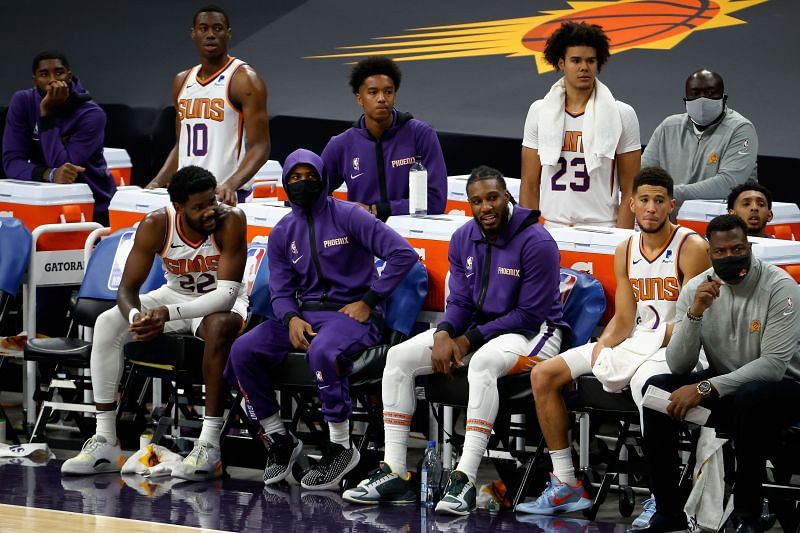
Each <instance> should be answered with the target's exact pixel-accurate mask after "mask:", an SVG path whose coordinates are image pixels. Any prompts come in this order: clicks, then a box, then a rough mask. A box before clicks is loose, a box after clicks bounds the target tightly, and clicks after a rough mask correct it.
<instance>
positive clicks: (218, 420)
mask: <svg viewBox="0 0 800 533" xmlns="http://www.w3.org/2000/svg"><path fill="white" fill-rule="evenodd" d="M224 422H225V421H224V420H223V419H222V417H221V416H206V417H203V429H201V430H200V440H201V441H203V442H205V443H206V444H210V445H212V446H216V447H219V436H220V433H222V424H223V423H224Z"/></svg>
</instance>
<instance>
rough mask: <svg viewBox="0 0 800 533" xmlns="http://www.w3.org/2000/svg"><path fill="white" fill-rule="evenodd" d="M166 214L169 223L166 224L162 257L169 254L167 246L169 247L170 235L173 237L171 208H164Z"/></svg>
mask: <svg viewBox="0 0 800 533" xmlns="http://www.w3.org/2000/svg"><path fill="white" fill-rule="evenodd" d="M164 214H165V215H166V217H165V218H166V219H167V223H166V224H164V242H163V243H162V244H161V253H160V254H159V255H160V256H161V257H164V254H166V253H167V246H169V241H170V235H172V217H171V216H169V208H168V207H164Z"/></svg>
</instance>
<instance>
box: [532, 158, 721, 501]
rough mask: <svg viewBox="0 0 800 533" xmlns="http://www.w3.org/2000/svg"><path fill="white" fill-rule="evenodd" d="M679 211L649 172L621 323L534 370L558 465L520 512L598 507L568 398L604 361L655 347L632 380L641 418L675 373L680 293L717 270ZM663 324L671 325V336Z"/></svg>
mask: <svg viewBox="0 0 800 533" xmlns="http://www.w3.org/2000/svg"><path fill="white" fill-rule="evenodd" d="M674 207H675V200H674V199H673V198H672V178H671V177H670V176H669V174H667V173H666V172H665V171H663V170H662V169H660V168H657V167H648V168H643V169H642V170H641V171H640V172H639V174H638V175H637V176H636V178H635V179H634V182H633V197H632V198H631V199H630V201H629V210H630V211H631V212H632V213H634V215H635V218H636V222H637V223H638V224H639V227H640V228H641V233H637V234H635V235H633V236H631V237H630V238H629V239H627V240H625V241H623V242H622V243H620V244H619V245H618V246H617V249H616V252H615V254H614V274H615V276H616V282H617V288H616V294H615V297H614V302H615V311H614V316H613V318H612V319H611V321H609V323H608V326H606V328H605V330H604V331H603V334H602V335H601V336H600V339H599V340H598V341H597V342H596V343H588V344H585V345H583V346H578V347H576V348H572V349H570V350H567V351H566V352H564V353H562V354H560V355H559V356H558V357H555V358H553V359H551V360H549V361H544V362H542V363H540V364H538V365H536V366H535V367H534V368H533V371H532V372H531V385H532V388H533V396H534V399H535V404H536V414H537V415H538V417H539V425H540V427H541V428H542V434H543V435H544V438H545V441H546V442H547V447H548V449H549V450H550V457H551V458H552V460H553V473H552V474H550V483H549V485H548V487H547V488H546V489H545V490H544V492H542V494H541V495H540V496H539V498H538V499H537V500H535V501H533V502H526V503H523V504H520V505H518V506H517V510H518V511H523V512H527V513H535V514H548V515H550V514H554V513H557V512H570V511H579V510H582V509H587V508H589V507H591V505H592V503H591V501H590V500H589V499H588V497H587V496H586V491H585V490H584V488H583V486H582V484H581V482H579V481H578V480H577V478H576V476H575V469H574V467H573V465H572V451H571V448H570V445H569V439H568V433H567V432H568V424H569V422H568V416H567V409H566V407H565V405H564V397H563V395H562V393H561V389H562V388H563V387H564V386H565V385H567V384H568V383H570V382H571V381H572V380H573V379H576V378H578V377H579V376H583V375H585V374H590V373H592V372H593V371H595V372H596V371H597V367H596V363H598V358H609V359H611V360H612V362H619V363H623V362H624V361H620V360H619V359H620V358H622V357H624V355H625V353H624V352H623V349H626V350H629V349H631V348H635V347H637V346H638V347H639V348H642V351H644V348H643V344H644V343H648V344H649V345H651V346H652V348H651V350H650V351H649V353H647V352H645V353H643V354H642V355H641V356H640V359H642V360H643V361H639V363H641V366H639V367H638V369H635V373H633V375H632V378H630V388H631V392H632V393H633V399H634V401H635V402H636V405H637V406H638V407H639V410H640V412H641V409H642V408H641V403H642V393H641V391H642V386H643V385H644V383H645V382H646V381H647V379H648V378H649V377H650V376H653V375H656V374H663V373H668V372H669V367H668V366H667V364H666V359H665V355H664V354H665V349H664V347H665V346H666V345H667V343H668V342H669V338H670V335H671V333H672V326H673V322H674V320H675V305H676V302H677V300H678V293H679V291H680V288H681V287H682V286H683V284H684V283H685V282H687V281H689V280H690V279H691V278H693V277H694V276H696V275H697V274H699V273H700V272H703V271H704V270H706V269H707V268H708V267H709V266H710V264H711V263H710V260H709V256H708V244H707V243H706V241H705V239H703V238H702V237H701V236H699V235H697V234H696V233H694V232H693V231H692V230H689V229H687V228H683V227H680V226H676V225H675V224H672V223H671V222H670V221H669V215H670V213H671V212H672V210H673V209H674ZM663 324H667V326H666V328H665V329H664V327H663ZM660 325H661V330H660V332H659V326H660ZM653 335H660V336H657V337H653ZM623 342H624V343H625V344H623ZM615 347H616V350H607V349H608V348H615ZM614 359H617V361H614ZM601 362H602V361H601ZM634 368H635V367H634ZM604 384H605V383H604ZM645 431H646V428H645Z"/></svg>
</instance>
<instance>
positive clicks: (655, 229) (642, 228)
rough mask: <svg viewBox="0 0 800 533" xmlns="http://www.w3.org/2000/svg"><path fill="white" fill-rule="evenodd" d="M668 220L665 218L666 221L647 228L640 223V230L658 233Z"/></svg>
mask: <svg viewBox="0 0 800 533" xmlns="http://www.w3.org/2000/svg"><path fill="white" fill-rule="evenodd" d="M667 220H669V219H668V218H665V219H664V221H663V222H662V223H661V224H659V225H658V226H657V227H656V228H654V229H646V228H645V227H644V226H642V225H641V224H639V231H641V232H642V233H658V232H659V231H661V230H662V229H664V226H665V225H666V224H667Z"/></svg>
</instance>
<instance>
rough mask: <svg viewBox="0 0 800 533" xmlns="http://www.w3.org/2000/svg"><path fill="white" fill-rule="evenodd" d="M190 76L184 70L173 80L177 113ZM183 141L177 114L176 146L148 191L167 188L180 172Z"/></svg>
mask: <svg viewBox="0 0 800 533" xmlns="http://www.w3.org/2000/svg"><path fill="white" fill-rule="evenodd" d="M188 75H189V71H188V70H184V71H183V72H179V73H178V74H177V75H176V76H175V79H174V80H172V103H173V105H174V106H175V110H176V113H177V110H178V95H179V94H180V92H181V87H182V86H183V82H184V81H185V80H186V76H188ZM180 139H181V118H180V116H178V115H177V114H176V115H175V146H173V147H172V150H170V151H169V155H168V156H167V160H166V161H164V164H163V165H162V166H161V170H159V171H158V174H156V177H155V178H153V180H152V181H151V182H150V183H148V184H147V188H148V189H155V188H157V187H166V186H167V185H168V184H169V180H170V178H171V177H172V175H173V174H175V173H176V172H177V171H178V143H180Z"/></svg>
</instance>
